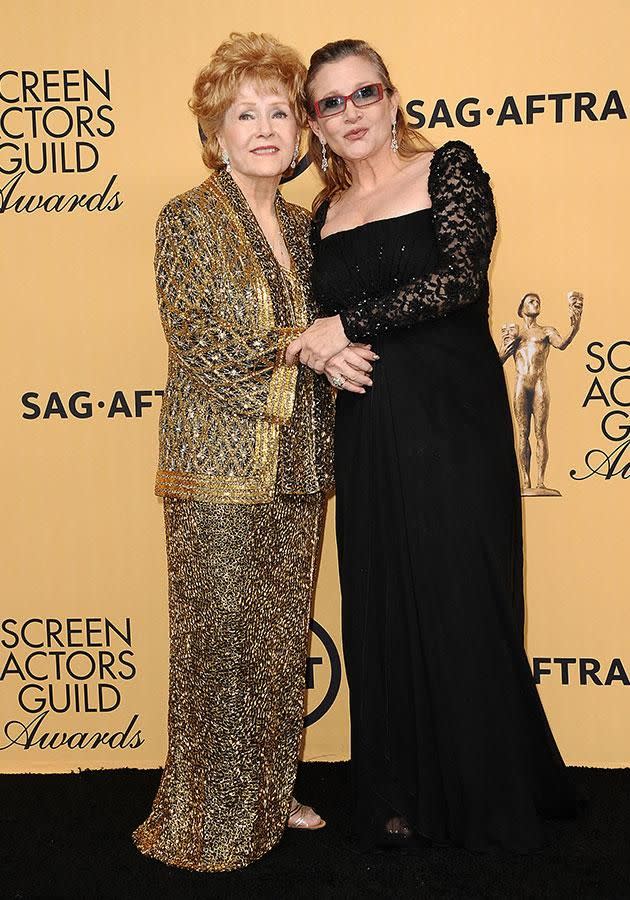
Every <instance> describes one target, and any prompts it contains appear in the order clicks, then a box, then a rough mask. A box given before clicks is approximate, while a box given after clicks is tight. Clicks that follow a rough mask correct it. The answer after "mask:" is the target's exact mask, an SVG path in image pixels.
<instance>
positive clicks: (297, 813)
mask: <svg viewBox="0 0 630 900" xmlns="http://www.w3.org/2000/svg"><path fill="white" fill-rule="evenodd" d="M325 824H326V822H325V821H324V820H323V819H322V817H321V816H320V815H319V814H318V813H316V812H315V810H314V809H313V808H312V807H311V806H305V804H304V803H298V801H297V800H296V799H295V797H291V807H290V809H289V817H288V819H287V828H299V829H301V830H302V831H317V830H318V829H319V828H323V827H324V825H325Z"/></svg>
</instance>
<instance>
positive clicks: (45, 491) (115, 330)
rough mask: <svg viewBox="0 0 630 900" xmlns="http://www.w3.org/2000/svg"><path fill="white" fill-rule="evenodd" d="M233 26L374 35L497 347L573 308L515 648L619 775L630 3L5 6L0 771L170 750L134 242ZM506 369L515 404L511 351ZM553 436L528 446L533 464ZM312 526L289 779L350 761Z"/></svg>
mask: <svg viewBox="0 0 630 900" xmlns="http://www.w3.org/2000/svg"><path fill="white" fill-rule="evenodd" d="M233 30H238V31H250V30H253V31H269V32H272V33H274V34H276V35H277V36H278V37H280V38H281V39H282V40H284V41H285V42H287V43H290V44H293V45H294V46H295V47H297V48H298V49H299V50H300V51H301V52H302V53H303V55H304V57H305V58H306V59H307V58H308V56H309V55H310V52H311V51H312V50H313V49H315V48H316V47H318V46H320V45H321V44H323V43H325V42H327V41H329V40H333V39H337V38H342V37H348V36H350V37H360V38H365V39H367V40H369V41H371V42H372V43H373V44H374V45H375V46H376V47H377V48H378V49H379V50H380V51H381V52H382V54H383V56H384V57H385V60H386V61H387V62H388V63H389V65H390V69H391V71H392V75H393V77H394V80H395V82H397V84H398V85H399V88H400V91H401V94H402V97H403V98H404V102H405V105H406V107H407V113H408V116H409V120H410V122H411V123H412V124H413V125H414V126H417V127H420V128H422V129H424V133H425V134H426V135H427V136H428V137H429V138H430V139H431V140H432V141H433V143H435V144H440V143H443V142H445V141H446V140H449V139H452V138H459V139H462V140H465V141H468V142H469V143H472V144H473V145H474V146H475V148H476V150H477V152H478V155H479V157H480V159H481V161H482V162H483V164H484V166H485V167H486V168H487V170H488V171H489V172H490V173H491V175H492V183H493V186H494V191H495V196H496V202H497V207H498V214H499V222H500V230H499V237H498V241H497V244H496V248H495V253H494V262H493V266H492V295H493V301H492V331H493V335H494V336H495V339H496V341H497V344H498V345H499V344H501V342H502V326H505V325H508V326H514V327H515V326H516V325H519V324H520V326H521V330H522V321H521V319H519V317H518V307H519V303H520V300H521V298H522V297H523V296H524V295H525V294H526V293H528V292H533V293H536V294H537V295H538V297H539V298H540V304H541V309H540V313H539V318H538V322H539V323H540V324H541V325H551V326H554V327H555V328H556V329H557V331H558V332H559V334H560V335H561V336H562V337H566V336H567V335H568V334H569V332H570V321H569V319H570V305H569V301H568V294H569V292H571V291H577V292H580V293H581V294H583V296H584V313H583V318H582V323H581V328H580V330H579V331H578V333H577V334H576V335H575V337H574V339H573V340H572V341H571V342H570V344H569V346H567V347H566V349H565V350H564V352H561V351H560V350H559V349H556V348H554V347H550V350H549V355H548V359H547V361H546V363H545V364H544V365H543V364H542V363H541V362H540V361H539V363H538V370H537V371H536V372H530V373H529V374H531V375H533V377H535V378H538V380H539V383H540V386H541V389H543V390H544V387H545V385H546V386H547V387H546V391H547V396H550V397H551V398H552V402H551V414H550V418H549V422H548V427H547V437H548V443H549V453H550V456H549V463H548V466H547V471H546V474H545V484H546V486H547V487H548V488H549V489H552V490H555V491H557V492H559V495H553V496H552V495H549V496H533V497H526V498H524V500H523V502H524V509H525V523H526V576H527V602H528V625H527V646H528V652H529V654H530V657H531V660H532V667H533V669H534V672H535V675H536V678H537V680H538V681H539V684H540V691H541V695H542V698H543V701H544V704H545V707H546V709H547V712H548V714H549V717H550V719H551V722H552V725H553V728H554V731H555V733H556V735H557V738H558V741H559V744H560V747H561V749H562V751H563V753H564V755H565V757H566V759H567V761H568V762H569V763H573V764H579V765H591V766H627V765H629V764H630V718H629V716H628V709H629V699H630V638H629V635H630V608H629V606H628V596H629V590H630V574H629V566H628V559H629V554H630V548H629V547H628V527H627V510H628V507H627V502H628V491H629V490H630V489H629V488H628V483H629V481H628V479H629V478H630V307H629V304H628V299H627V291H628V286H627V280H628V276H627V272H626V264H627V261H628V250H627V241H628V224H627V223H628V198H629V196H630V191H629V188H630V174H629V172H630V166H629V165H628V160H629V159H630V135H629V130H628V120H627V112H628V111H629V108H630V84H629V77H628V74H629V69H628V66H629V64H628V55H627V35H628V33H629V32H630V6H628V4H627V3H626V2H625V0H602V2H600V3H598V4H596V5H593V4H592V3H587V2H586V0H577V2H576V0H556V2H554V3H548V2H546V0H531V2H529V3H527V4H522V3H518V4H517V3H512V2H511V0H508V2H507V3H506V2H499V0H479V2H477V3H474V4H471V3H464V2H460V0H440V2H437V0H426V2H424V3H420V4H419V3H417V2H415V0H399V2H398V3H395V4H382V3H378V2H375V0H370V2H368V3H367V4H366V3H359V2H354V0H350V2H349V3H346V4H338V5H336V6H334V7H330V6H326V7H321V6H317V5H313V4H312V3H311V4H306V5H302V6H300V5H298V4H296V3H288V2H286V0H259V2H256V3H253V2H251V0H233V2H230V3H226V4H217V3H206V2H201V0H180V2H178V3H173V2H170V0H150V2H149V0H109V2H108V3H106V4H103V3H101V2H96V0H81V2H79V0H58V2H56V3H54V4H50V3H47V2H45V0H25V2H23V3H20V4H12V5H10V6H9V7H8V8H7V9H6V10H5V12H4V15H3V36H4V37H3V54H2V56H3V59H2V64H1V67H0V228H1V241H2V281H1V283H2V297H3V329H2V336H3V342H4V349H3V353H2V359H3V363H4V376H3V379H2V386H1V394H2V420H3V426H4V428H3V430H4V437H3V441H2V447H3V454H4V462H3V465H2V470H3V472H4V476H3V478H4V481H3V491H2V499H3V509H4V513H3V516H2V530H3V536H2V542H1V546H2V551H3V555H4V560H3V563H2V586H3V599H2V611H1V614H0V704H1V707H0V771H6V772H22V771H59V772H60V771H68V770H71V769H77V768H99V767H121V766H130V767H154V766H158V765H160V764H161V762H162V760H163V758H164V755H165V749H166V728H165V726H166V689H167V654H168V643H167V606H166V582H165V555H164V547H163V530H162V509H161V504H160V502H159V501H158V500H157V499H156V498H155V497H154V496H153V477H154V467H155V463H156V434H157V420H158V412H159V406H160V391H161V388H162V386H163V382H164V378H165V363H166V354H165V344H164V340H163V336H162V331H161V327H160V323H159V319H158V314H157V310H156V306H155V300H154V287H153V272H152V257H153V235H154V230H153V229H154V221H155V218H156V215H157V213H158V212H159V210H160V208H161V206H162V205H163V204H164V202H165V201H166V200H167V199H169V198H170V197H172V196H173V195H175V194H177V193H179V192H181V191H183V190H185V189H187V188H189V187H190V186H192V185H194V184H196V183H198V182H200V181H201V180H203V178H204V177H205V170H204V168H203V166H202V163H201V160H200V154H199V139H198V135H197V129H196V123H195V122H194V120H193V118H192V116H191V114H190V113H189V111H188V109H187V106H186V102H187V99H188V96H189V92H190V88H191V85H192V82H193V79H194V77H195V75H196V73H197V71H198V69H199V68H200V67H201V66H202V65H203V64H204V63H205V62H206V61H207V59H208V57H209V55H210V53H211V52H212V50H213V49H214V48H215V47H216V46H217V44H218V43H219V42H220V41H221V40H222V39H223V38H225V37H226V36H227V34H228V33H229V32H230V31H233ZM316 190H317V177H316V173H315V172H314V171H312V170H310V171H307V172H306V173H305V174H304V175H302V176H301V177H300V178H299V179H297V180H296V181H295V182H293V183H291V184H290V185H288V186H287V188H286V189H285V191H286V195H287V196H288V198H289V199H290V200H292V201H295V202H298V203H301V204H302V205H303V206H309V205H310V201H311V199H312V197H313V195H314V193H315V191H316ZM509 330H510V329H508V332H509ZM522 346H523V347H525V344H523V345H522ZM525 356H526V354H525ZM524 365H525V366H526V367H527V366H528V365H529V366H533V365H534V363H533V362H531V361H530V362H527V361H525V362H524ZM505 371H506V377H507V380H508V384H509V389H510V393H511V394H512V395H513V394H514V391H515V387H516V385H515V361H514V358H513V357H510V358H508V359H507V360H506V363H505ZM527 374H528V373H527V372H525V375H527ZM473 389H474V386H473ZM520 417H521V419H522V420H523V421H525V419H527V414H526V413H525V412H521V414H520ZM525 424H527V422H525ZM544 438H545V434H544V433H543V430H541V429H538V434H537V435H535V434H534V428H532V449H533V454H534V465H533V468H534V469H535V452H536V446H537V443H540V446H542V442H543V440H544ZM470 477H471V478H474V477H475V473H474V472H471V473H470ZM332 512H333V510H332V509H330V510H329V519H328V526H327V533H326V541H325V552H324V558H323V565H322V573H321V578H320V581H319V586H318V590H317V597H316V602H315V610H314V619H315V624H314V628H313V640H312V648H311V658H310V661H309V670H308V679H309V695H308V710H309V716H308V722H309V723H310V724H309V727H308V729H307V736H306V744H305V758H307V759H319V760H336V759H343V758H347V754H348V719H347V696H346V689H345V686H344V681H343V673H342V669H341V662H340V655H341V653H340V651H341V646H340V637H339V594H338V582H337V573H336V562H335V553H334V534H333V525H332V520H333V516H332V515H331V513H332ZM453 564H454V565H457V559H456V558H455V559H454V561H453Z"/></svg>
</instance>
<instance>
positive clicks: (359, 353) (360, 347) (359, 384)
mask: <svg viewBox="0 0 630 900" xmlns="http://www.w3.org/2000/svg"><path fill="white" fill-rule="evenodd" d="M377 359H378V356H377V355H376V353H373V352H372V349H371V347H370V345H369V344H349V346H347V347H345V348H344V349H343V350H341V351H340V352H339V353H337V354H335V356H333V357H331V359H329V360H328V362H327V363H326V365H325V367H324V374H325V375H326V378H327V379H328V381H329V382H330V383H331V384H332V385H333V387H336V388H337V389H338V390H344V391H350V392H351V393H353V394H365V389H366V387H372V379H371V378H370V373H371V372H372V363H373V362H374V360H377ZM340 375H341V376H342V377H343V378H345V381H344V383H343V387H342V388H339V387H338V385H337V384H335V381H334V380H335V379H336V378H338V377H339V376H340Z"/></svg>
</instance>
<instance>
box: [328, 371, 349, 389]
mask: <svg viewBox="0 0 630 900" xmlns="http://www.w3.org/2000/svg"><path fill="white" fill-rule="evenodd" d="M347 380H348V379H347V378H346V376H345V375H342V374H341V372H339V373H338V374H337V375H335V377H334V378H332V379H331V383H332V384H334V386H335V387H336V388H339V390H341V388H342V387H343V386H344V384H345V383H346V381H347Z"/></svg>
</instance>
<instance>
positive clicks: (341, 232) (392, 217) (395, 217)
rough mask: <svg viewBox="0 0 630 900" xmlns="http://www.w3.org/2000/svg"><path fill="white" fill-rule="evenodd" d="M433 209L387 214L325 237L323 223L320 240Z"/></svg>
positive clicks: (423, 207) (424, 207)
mask: <svg viewBox="0 0 630 900" xmlns="http://www.w3.org/2000/svg"><path fill="white" fill-rule="evenodd" d="M326 202H327V201H326ZM432 209H433V207H432V206H422V207H421V208H420V209H412V210H411V212H407V213H401V214H400V215H399V216H385V217H384V218H382V219H370V221H369V222H362V223H361V224H360V225H354V226H353V227H352V228H342V229H340V230H339V231H331V232H330V234H327V235H326V236H325V237H322V236H321V229H322V227H323V225H322V226H320V229H319V231H320V238H319V240H320V243H321V242H322V241H327V240H328V238H334V237H336V236H337V235H338V234H350V233H351V232H353V231H359V229H361V228H367V227H368V226H369V225H382V224H383V223H384V222H396V221H398V220H400V219H406V218H408V217H409V216H417V215H418V214H419V213H426V212H431V210H432ZM324 221H325V220H324Z"/></svg>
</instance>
